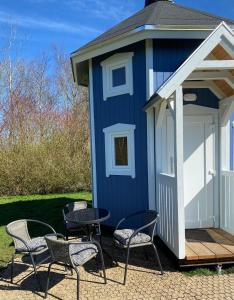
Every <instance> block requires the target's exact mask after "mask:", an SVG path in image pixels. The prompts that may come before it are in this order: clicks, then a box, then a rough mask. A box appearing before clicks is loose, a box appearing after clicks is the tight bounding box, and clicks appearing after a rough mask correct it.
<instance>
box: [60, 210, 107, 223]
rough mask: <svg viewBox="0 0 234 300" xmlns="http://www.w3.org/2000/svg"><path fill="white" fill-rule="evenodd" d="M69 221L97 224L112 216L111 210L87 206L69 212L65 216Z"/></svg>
mask: <svg viewBox="0 0 234 300" xmlns="http://www.w3.org/2000/svg"><path fill="white" fill-rule="evenodd" d="M65 218H66V221H67V222H71V223H77V224H84V225H88V224H97V223H101V222H103V221H105V220H107V219H109V218H110V212H109V211H108V210H107V209H103V208H85V209H79V210H74V211H72V212H69V213H67V214H66V216H65Z"/></svg>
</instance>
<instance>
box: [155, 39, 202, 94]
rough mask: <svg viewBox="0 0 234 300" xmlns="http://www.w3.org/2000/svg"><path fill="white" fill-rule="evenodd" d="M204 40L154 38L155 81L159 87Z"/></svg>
mask: <svg viewBox="0 0 234 300" xmlns="http://www.w3.org/2000/svg"><path fill="white" fill-rule="evenodd" d="M201 42H202V40H183V39H181V40H173V39H170V40H161V39H159V40H154V83H155V87H156V89H158V88H159V87H160V86H161V85H162V84H163V83H164V82H165V81H166V80H167V79H168V78H169V77H170V76H171V74H172V73H173V72H174V71H175V70H177V69H178V68H179V66H180V65H181V64H182V63H183V62H184V61H185V60H186V59H187V58H188V57H189V56H190V55H191V54H192V53H193V51H194V50H195V49H196V48H197V47H198V46H199V45H200V44H201Z"/></svg>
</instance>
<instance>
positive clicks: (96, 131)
mask: <svg viewBox="0 0 234 300" xmlns="http://www.w3.org/2000/svg"><path fill="white" fill-rule="evenodd" d="M159 12H160V13H159ZM201 24H202V25H201ZM233 29H234V21H233V20H227V19H224V18H221V17H217V16H213V15H209V14H207V13H203V12H199V11H196V10H193V9H189V8H186V7H182V6H179V5H177V4H175V3H172V2H171V1H166V0H164V1H158V0H154V1H146V2H145V7H144V8H143V10H141V11H140V12H138V13H136V14H135V15H133V16H132V17H130V18H128V19H127V20H125V21H123V22H121V23H120V24H118V25H116V26H115V27H113V28H112V29H110V30H109V31H107V32H106V33H104V34H102V35H101V36H100V37H98V38H96V39H95V40H93V41H91V42H90V43H88V44H87V45H85V46H84V47H82V48H80V49H78V50H77V51H75V52H74V53H73V54H72V56H71V61H72V67H73V73H74V79H75V81H76V82H77V84H80V85H84V86H88V87H89V95H90V99H89V101H90V102H89V103H90V121H91V148H92V171H93V174H92V175H93V199H94V205H95V206H97V207H104V208H107V209H109V210H110V212H111V216H112V218H111V219H110V221H109V223H108V224H109V225H112V226H114V225H115V224H116V223H117V222H118V220H119V219H121V218H122V217H124V216H126V215H128V214H130V213H133V212H135V211H139V210H144V209H153V210H157V211H158V212H159V214H160V222H159V226H158V230H157V234H158V236H159V237H160V239H161V240H162V241H163V242H164V243H165V244H166V245H167V246H168V247H169V248H170V250H171V251H172V252H173V253H174V254H175V255H176V257H177V258H178V259H181V260H183V259H185V257H186V255H187V254H186V249H187V248H188V247H189V246H188V244H187V242H186V236H185V232H186V230H187V229H203V228H221V229H223V230H225V231H226V232H228V233H229V234H234V222H233V219H234V218H233V215H234V201H233V196H232V195H233V194H234V173H233V172H232V171H231V168H230V161H231V166H232V168H233V152H234V151H233V126H231V134H230V122H229V120H230V116H231V113H232V111H233V110H234V109H233V108H234V71H233V70H234V35H233ZM231 124H232V122H231ZM230 149H231V150H230ZM230 153H231V154H232V155H230Z"/></svg>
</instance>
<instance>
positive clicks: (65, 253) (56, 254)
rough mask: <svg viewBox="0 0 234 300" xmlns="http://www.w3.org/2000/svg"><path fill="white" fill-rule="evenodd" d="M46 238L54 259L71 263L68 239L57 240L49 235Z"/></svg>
mask: <svg viewBox="0 0 234 300" xmlns="http://www.w3.org/2000/svg"><path fill="white" fill-rule="evenodd" d="M45 240H46V243H47V247H48V249H49V251H50V254H51V258H52V260H53V261H56V262H61V263H64V264H71V260H70V255H69V243H68V242H67V241H62V240H55V239H53V238H51V237H50V236H49V235H46V236H45Z"/></svg>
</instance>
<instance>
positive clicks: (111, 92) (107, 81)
mask: <svg viewBox="0 0 234 300" xmlns="http://www.w3.org/2000/svg"><path fill="white" fill-rule="evenodd" d="M133 55H134V53H133V52H125V53H118V54H114V55H112V56H111V57H109V58H107V59H106V60H104V61H103V62H101V66H102V80H103V99H104V100H107V98H109V97H114V96H119V95H124V94H130V95H133V67H132V57H133ZM122 67H124V68H125V74H126V82H125V84H122V85H119V86H113V74H112V72H113V71H114V70H116V69H119V68H122Z"/></svg>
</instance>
